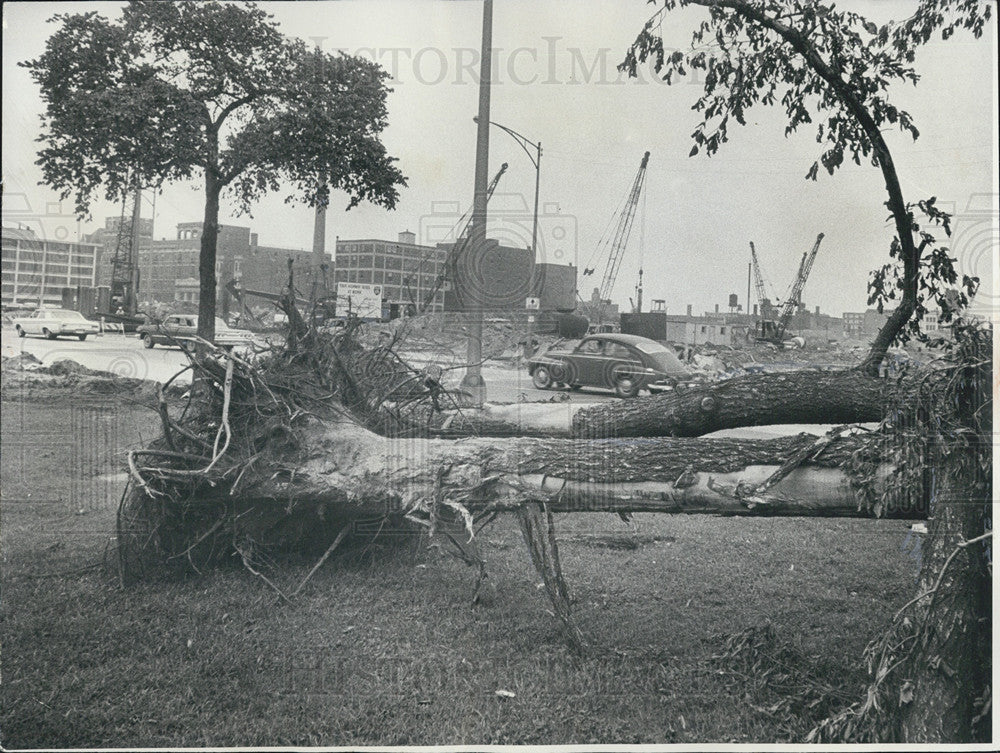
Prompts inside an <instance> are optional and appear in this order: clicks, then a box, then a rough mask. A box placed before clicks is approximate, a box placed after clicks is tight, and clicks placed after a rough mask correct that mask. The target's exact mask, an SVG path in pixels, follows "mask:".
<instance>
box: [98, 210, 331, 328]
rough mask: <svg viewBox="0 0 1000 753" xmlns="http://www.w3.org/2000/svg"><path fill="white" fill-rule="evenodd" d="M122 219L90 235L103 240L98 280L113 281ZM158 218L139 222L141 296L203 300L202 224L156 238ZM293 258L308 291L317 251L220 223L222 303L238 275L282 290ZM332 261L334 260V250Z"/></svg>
mask: <svg viewBox="0 0 1000 753" xmlns="http://www.w3.org/2000/svg"><path fill="white" fill-rule="evenodd" d="M120 222H121V219H120V218H119V217H109V218H107V220H106V221H105V226H104V227H103V228H101V229H100V230H98V231H96V232H95V233H92V234H91V235H90V236H88V238H89V239H90V240H91V241H93V242H94V243H97V244H100V246H101V247H102V253H101V254H100V257H101V259H100V263H99V267H98V275H97V276H98V284H100V285H110V282H111V268H112V262H113V259H114V251H115V246H116V244H117V242H118V228H119V225H120ZM152 234H153V227H152V220H147V219H143V220H141V224H140V227H139V299H140V300H141V301H148V302H157V303H168V304H169V303H175V302H176V303H185V304H196V303H197V302H198V297H199V296H198V286H197V285H196V284H193V283H192V281H194V282H195V283H196V282H197V280H198V278H199V272H198V259H199V256H200V254H201V234H202V223H200V222H182V223H180V224H178V225H177V234H176V237H175V238H170V239H167V238H164V239H161V240H154V239H153V237H152ZM289 259H292V261H293V270H294V274H295V287H296V288H297V289H298V290H299V291H301V292H303V293H305V294H306V295H308V294H309V293H310V292H311V288H312V277H313V272H312V253H311V252H310V251H305V250H302V249H287V248H277V247H272V246H261V245H259V244H258V242H257V233H251V232H250V228H249V227H243V226H239V225H219V235H218V239H217V241H216V259H215V277H216V280H217V285H216V291H217V296H218V304H219V306H220V307H221V309H222V310H223V311H225V310H226V309H227V308H228V303H229V295H228V293H227V292H226V291H225V286H226V284H227V283H228V282H229V281H230V280H234V279H235V280H238V281H239V282H240V285H241V287H243V288H244V289H247V290H262V291H265V292H274V293H276V292H279V291H280V290H281V289H282V288H283V287H285V286H286V285H287V284H288V260H289ZM326 264H327V267H328V269H329V267H330V266H331V265H332V258H331V257H330V255H329V254H327V257H326Z"/></svg>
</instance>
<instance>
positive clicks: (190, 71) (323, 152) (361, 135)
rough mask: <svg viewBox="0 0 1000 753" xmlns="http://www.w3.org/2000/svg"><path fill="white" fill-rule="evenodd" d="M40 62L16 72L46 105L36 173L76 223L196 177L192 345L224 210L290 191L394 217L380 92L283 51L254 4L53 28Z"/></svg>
mask: <svg viewBox="0 0 1000 753" xmlns="http://www.w3.org/2000/svg"><path fill="white" fill-rule="evenodd" d="M52 20H53V21H58V22H59V23H60V26H59V28H58V30H57V31H56V32H55V33H54V34H53V35H52V36H51V37H50V38H49V39H48V41H47V43H46V48H45V52H44V53H43V54H42V55H40V56H39V57H38V58H37V59H35V60H31V61H27V62H25V63H22V64H21V65H23V66H25V67H26V68H28V69H29V70H30V71H31V75H32V77H33V78H34V80H35V81H36V82H37V83H38V85H39V87H40V88H41V93H42V97H43V100H44V102H45V105H46V110H45V113H44V115H43V117H42V121H43V130H42V135H41V136H40V137H39V139H38V140H39V141H40V142H41V143H42V144H43V145H44V148H42V149H41V150H40V152H39V159H38V164H39V165H40V166H41V168H42V172H43V176H44V182H45V183H46V184H48V185H50V186H52V187H53V188H55V189H56V190H58V191H60V193H61V196H62V197H63V198H66V197H68V196H70V195H71V194H72V195H74V196H75V200H76V210H77V212H78V213H79V214H80V215H81V216H86V215H87V214H88V212H89V207H90V202H91V201H92V199H93V198H94V196H95V195H97V194H98V193H99V192H100V191H101V190H103V192H104V195H105V196H106V197H107V198H109V199H112V200H115V199H118V198H120V197H121V196H122V195H123V194H124V193H126V192H128V191H131V190H133V188H134V187H136V186H152V187H160V186H161V185H163V184H164V183H167V182H170V181H176V180H185V179H189V178H192V177H195V176H197V175H198V174H200V175H202V176H203V178H204V185H205V216H204V226H203V229H202V237H201V253H200V259H199V273H200V280H201V287H200V303H199V312H198V313H199V324H198V334H199V335H200V336H201V337H203V338H205V339H208V340H210V339H212V337H213V336H214V329H215V326H214V323H215V304H216V279H215V255H216V239H217V237H218V225H219V199H220V195H221V193H222V191H223V190H228V191H229V192H231V193H232V194H233V195H234V196H235V198H236V200H237V202H238V206H239V208H240V209H241V210H242V211H247V210H248V209H249V207H250V205H251V204H252V203H253V202H254V201H255V200H257V199H258V198H259V197H260V196H262V195H263V194H264V193H265V192H269V191H278V190H280V189H281V186H282V184H283V183H284V184H290V185H291V186H292V187H293V194H292V196H290V197H289V200H293V199H298V200H301V201H305V202H306V203H309V204H313V205H314V204H316V203H326V202H327V201H329V191H330V189H331V188H333V189H341V190H343V191H345V192H347V193H348V195H349V196H350V201H349V204H348V209H350V208H351V207H354V206H356V205H357V204H358V203H360V202H362V201H370V202H373V203H375V204H378V205H381V206H384V207H387V208H392V207H394V206H395V204H396V201H397V199H398V193H397V187H398V186H403V185H405V184H406V179H405V178H404V177H403V175H402V173H401V172H400V171H399V169H398V168H397V167H396V166H395V164H394V163H395V161H396V160H395V159H394V158H393V157H390V156H389V155H388V154H387V152H386V149H385V147H384V146H383V144H382V143H381V141H380V134H381V132H382V131H383V129H384V128H385V126H386V125H387V110H386V94H387V92H388V91H389V90H388V89H387V88H386V84H385V80H386V79H387V78H388V74H387V73H385V71H383V70H382V68H380V67H379V66H378V65H376V64H375V63H372V62H369V61H365V60H363V59H361V58H357V57H352V56H349V55H330V54H326V53H323V52H322V51H320V50H318V49H316V50H309V49H307V48H306V46H305V45H304V44H303V43H302V42H301V41H298V40H290V39H286V38H285V37H283V36H282V34H281V33H280V32H279V30H278V28H277V26H276V25H275V24H274V22H273V21H272V19H271V17H270V16H269V15H268V14H266V13H265V12H263V11H262V10H260V9H259V8H257V7H256V6H254V5H253V4H246V5H235V4H230V3H226V4H221V3H215V2H208V3H205V2H169V3H162V2H132V3H130V4H129V5H128V6H127V7H126V8H125V9H124V11H123V13H122V16H121V18H120V19H119V20H116V21H110V20H108V19H107V18H104V17H103V16H100V15H98V14H97V13H95V12H89V13H81V14H72V15H57V16H55V18H54V19H52Z"/></svg>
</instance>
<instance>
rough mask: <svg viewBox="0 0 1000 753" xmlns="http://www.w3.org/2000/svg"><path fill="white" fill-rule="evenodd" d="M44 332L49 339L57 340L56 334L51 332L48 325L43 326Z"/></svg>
mask: <svg viewBox="0 0 1000 753" xmlns="http://www.w3.org/2000/svg"><path fill="white" fill-rule="evenodd" d="M42 334H43V335H45V338H46V339H47V340H55V339H56V336H55V334H54V333H53V332H50V331H49V329H48V328H47V327H43V328H42Z"/></svg>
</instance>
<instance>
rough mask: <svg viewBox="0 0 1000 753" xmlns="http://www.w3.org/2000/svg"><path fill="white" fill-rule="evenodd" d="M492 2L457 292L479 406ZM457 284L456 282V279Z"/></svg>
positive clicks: (469, 387)
mask: <svg viewBox="0 0 1000 753" xmlns="http://www.w3.org/2000/svg"><path fill="white" fill-rule="evenodd" d="M492 46H493V0H483V41H482V51H481V62H480V66H479V117H478V124H479V128H478V129H477V131H476V183H475V196H474V199H473V204H472V225H471V227H470V229H469V240H470V241H471V243H470V246H471V249H470V250H471V251H472V254H471V256H472V259H471V260H469V261H471V264H468V266H467V271H468V274H464V275H458V274H456V278H459V277H460V278H462V279H461V282H463V283H465V284H466V286H467V289H466V290H464V291H463V290H460V291H457V292H459V293H462V294H463V296H462V297H463V298H464V297H465V295H468V294H470V293H471V296H469V298H468V301H467V303H466V306H467V307H468V308H471V309H472V317H471V321H470V323H469V324H470V327H469V329H470V332H469V340H468V348H467V351H466V361H467V363H468V365H467V367H466V372H465V376H464V377H463V378H462V389H463V390H464V391H466V392H468V393H469V394H470V395H471V396H472V401H473V403H474V404H475V405H477V406H481V405H482V404H483V403H484V402H485V401H486V384H485V382H483V376H482V370H481V369H480V366H481V364H482V360H483V297H482V292H483V291H481V290H480V289H479V286H480V285H481V284H482V281H481V280H479V279H478V275H477V274H476V269H478V267H479V262H480V261H481V258H482V255H483V254H484V253H485V252H486V202H487V198H488V197H487V184H488V183H489V157H490V126H489V121H490V79H491V76H492V75H493V71H492V68H493V66H492V61H493V53H492V49H491V48H492ZM455 282H456V285H457V284H458V283H459V279H456V281H455Z"/></svg>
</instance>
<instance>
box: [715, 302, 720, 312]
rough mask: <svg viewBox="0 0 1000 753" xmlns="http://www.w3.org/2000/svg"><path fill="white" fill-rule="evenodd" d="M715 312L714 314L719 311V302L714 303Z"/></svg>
mask: <svg viewBox="0 0 1000 753" xmlns="http://www.w3.org/2000/svg"><path fill="white" fill-rule="evenodd" d="M715 313H716V314H718V313H719V304H715Z"/></svg>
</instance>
